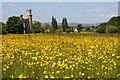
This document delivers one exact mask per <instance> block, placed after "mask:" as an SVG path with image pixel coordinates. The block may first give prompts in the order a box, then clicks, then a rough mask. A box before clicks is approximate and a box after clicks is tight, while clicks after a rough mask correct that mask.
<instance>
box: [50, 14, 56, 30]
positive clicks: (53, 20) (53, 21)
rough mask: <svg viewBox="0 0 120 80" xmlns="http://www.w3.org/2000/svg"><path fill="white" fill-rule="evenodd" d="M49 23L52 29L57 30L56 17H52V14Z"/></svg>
mask: <svg viewBox="0 0 120 80" xmlns="http://www.w3.org/2000/svg"><path fill="white" fill-rule="evenodd" d="M51 24H52V28H53V31H56V30H57V21H56V18H54V17H53V16H52V22H51Z"/></svg>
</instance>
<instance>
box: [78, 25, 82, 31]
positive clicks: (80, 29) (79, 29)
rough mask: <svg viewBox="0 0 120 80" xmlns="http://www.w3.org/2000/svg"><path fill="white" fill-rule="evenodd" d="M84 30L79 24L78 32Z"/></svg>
mask: <svg viewBox="0 0 120 80" xmlns="http://www.w3.org/2000/svg"><path fill="white" fill-rule="evenodd" d="M82 29H83V27H82V25H81V24H78V25H77V30H78V32H80V31H82Z"/></svg>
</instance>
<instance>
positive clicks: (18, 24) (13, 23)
mask: <svg viewBox="0 0 120 80" xmlns="http://www.w3.org/2000/svg"><path fill="white" fill-rule="evenodd" d="M23 29H24V28H23V24H22V21H21V20H20V18H19V17H16V16H13V17H9V18H8V20H7V31H8V33H12V34H16V33H23Z"/></svg>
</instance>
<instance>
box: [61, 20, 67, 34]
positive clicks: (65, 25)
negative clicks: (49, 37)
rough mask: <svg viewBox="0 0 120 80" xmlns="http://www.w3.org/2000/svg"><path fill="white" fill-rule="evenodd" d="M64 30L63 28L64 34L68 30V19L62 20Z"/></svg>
mask: <svg viewBox="0 0 120 80" xmlns="http://www.w3.org/2000/svg"><path fill="white" fill-rule="evenodd" d="M62 28H63V32H65V31H66V29H67V28H68V23H67V18H63V19H62Z"/></svg>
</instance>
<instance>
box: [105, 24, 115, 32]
mask: <svg viewBox="0 0 120 80" xmlns="http://www.w3.org/2000/svg"><path fill="white" fill-rule="evenodd" d="M106 32H107V33H116V32H117V27H115V26H112V25H108V26H107V28H106Z"/></svg>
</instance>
